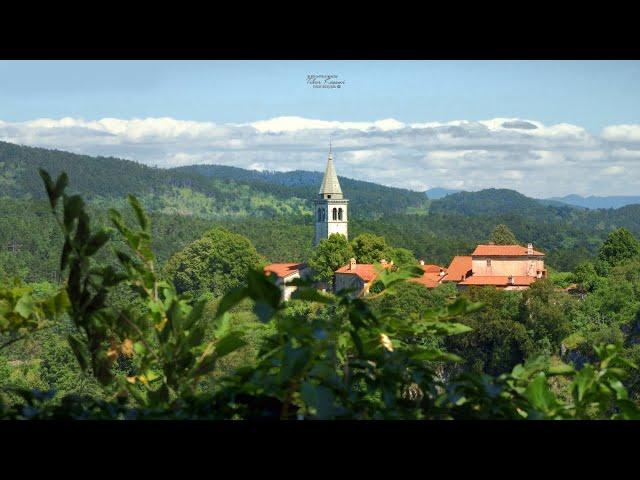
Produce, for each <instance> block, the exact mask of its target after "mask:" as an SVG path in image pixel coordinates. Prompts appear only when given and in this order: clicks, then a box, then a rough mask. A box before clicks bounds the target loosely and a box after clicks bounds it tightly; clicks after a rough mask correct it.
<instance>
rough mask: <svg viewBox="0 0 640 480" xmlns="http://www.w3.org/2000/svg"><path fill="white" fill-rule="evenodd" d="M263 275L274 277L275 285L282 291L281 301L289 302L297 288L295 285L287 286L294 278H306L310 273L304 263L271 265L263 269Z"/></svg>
mask: <svg viewBox="0 0 640 480" xmlns="http://www.w3.org/2000/svg"><path fill="white" fill-rule="evenodd" d="M263 270H264V273H265V275H275V276H276V285H278V286H279V287H280V290H281V291H282V298H283V300H285V301H286V300H289V299H290V298H291V294H292V293H293V292H294V291H295V290H296V289H297V288H298V287H297V286H295V285H288V283H289V282H291V281H292V280H293V279H295V278H302V279H304V278H307V277H308V276H309V274H310V273H311V271H310V269H309V268H308V267H307V265H306V264H305V263H271V264H269V265H266V266H265V267H264V268H263Z"/></svg>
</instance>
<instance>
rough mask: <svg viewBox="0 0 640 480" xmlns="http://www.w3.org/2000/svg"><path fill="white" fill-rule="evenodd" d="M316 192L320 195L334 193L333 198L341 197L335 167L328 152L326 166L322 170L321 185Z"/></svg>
mask: <svg viewBox="0 0 640 480" xmlns="http://www.w3.org/2000/svg"><path fill="white" fill-rule="evenodd" d="M318 193H319V194H320V195H332V196H334V195H335V196H334V197H333V198H342V189H341V188H340V182H339V181H338V175H336V169H335V167H334V166H333V154H331V153H329V159H328V160H327V168H326V170H325V171H324V178H323V179H322V185H321V186H320V192H318Z"/></svg>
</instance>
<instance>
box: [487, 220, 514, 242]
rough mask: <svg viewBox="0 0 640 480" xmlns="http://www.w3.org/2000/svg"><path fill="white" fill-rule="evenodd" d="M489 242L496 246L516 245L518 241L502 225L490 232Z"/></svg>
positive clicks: (507, 228)
mask: <svg viewBox="0 0 640 480" xmlns="http://www.w3.org/2000/svg"><path fill="white" fill-rule="evenodd" d="M491 241H492V242H493V243H495V244H496V245H517V244H518V240H516V236H515V235H514V234H513V232H512V231H511V230H509V227H507V226H506V225H504V224H502V223H501V224H500V225H497V226H496V228H494V229H493V232H491Z"/></svg>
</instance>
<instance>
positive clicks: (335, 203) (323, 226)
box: [313, 149, 349, 246]
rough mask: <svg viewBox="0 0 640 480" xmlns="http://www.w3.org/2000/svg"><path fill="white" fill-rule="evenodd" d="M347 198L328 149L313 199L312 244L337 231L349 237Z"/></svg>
mask: <svg viewBox="0 0 640 480" xmlns="http://www.w3.org/2000/svg"><path fill="white" fill-rule="evenodd" d="M348 204H349V200H347V199H346V198H344V195H343V194H342V189H341V188H340V182H339V181H338V175H337V174H336V170H335V167H334V166H333V153H332V152H331V149H329V158H328V160H327V168H326V170H325V172H324V178H323V180H322V185H321V186H320V191H319V192H318V197H317V198H316V199H315V201H314V215H315V219H316V229H315V238H314V242H313V244H314V246H315V245H318V243H320V240H323V239H325V238H329V235H331V234H334V233H339V234H341V235H344V236H345V237H346V238H347V239H349V230H348V220H349V218H348V213H347V206H348Z"/></svg>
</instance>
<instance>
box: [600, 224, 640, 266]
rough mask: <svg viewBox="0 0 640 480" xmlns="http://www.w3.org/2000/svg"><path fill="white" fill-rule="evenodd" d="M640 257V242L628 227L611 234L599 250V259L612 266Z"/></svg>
mask: <svg viewBox="0 0 640 480" xmlns="http://www.w3.org/2000/svg"><path fill="white" fill-rule="evenodd" d="M637 258H640V242H639V241H638V240H637V239H636V238H635V237H634V236H633V234H632V233H631V232H630V231H629V230H627V229H626V228H619V229H617V230H614V231H613V232H611V233H610V234H609V236H608V237H607V239H606V240H605V241H604V243H603V244H602V246H601V247H600V250H599V251H598V259H599V260H600V261H602V262H604V263H605V264H607V265H608V266H610V267H614V266H616V265H619V264H620V263H622V262H625V261H628V260H633V259H637Z"/></svg>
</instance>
